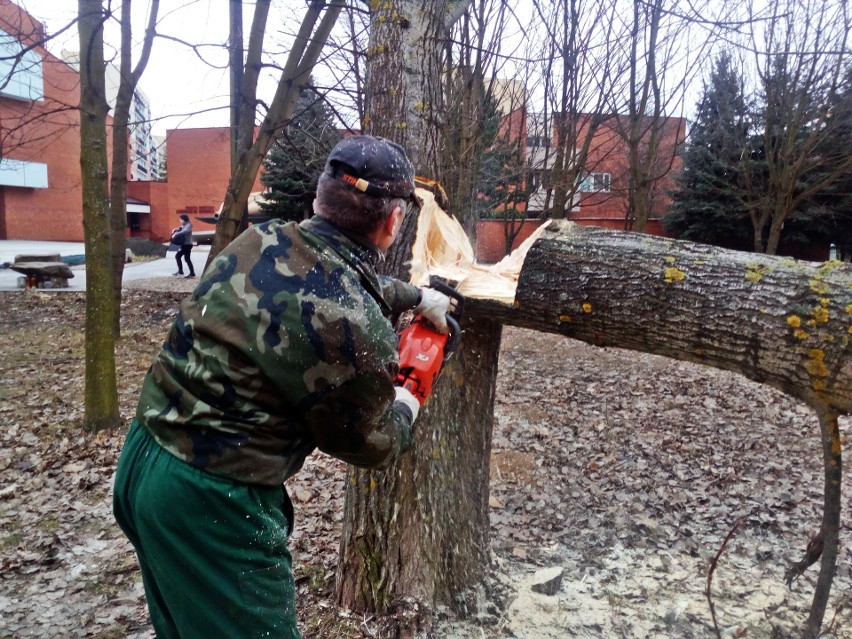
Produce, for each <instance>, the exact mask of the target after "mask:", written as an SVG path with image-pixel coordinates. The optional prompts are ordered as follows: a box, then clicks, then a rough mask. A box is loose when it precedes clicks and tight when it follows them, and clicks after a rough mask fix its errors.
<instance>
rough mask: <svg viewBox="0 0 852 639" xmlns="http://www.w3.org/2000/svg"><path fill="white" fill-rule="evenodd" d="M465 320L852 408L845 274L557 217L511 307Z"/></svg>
mask: <svg viewBox="0 0 852 639" xmlns="http://www.w3.org/2000/svg"><path fill="white" fill-rule="evenodd" d="M466 312H467V313H468V315H476V316H477V317H489V318H492V319H495V320H496V321H499V322H501V323H503V324H511V325H516V326H523V327H526V328H532V329H535V330H540V331H545V332H550V333H560V334H563V335H566V336H568V337H572V338H574V339H578V340H581V341H584V342H587V343H589V344H594V345H597V346H609V347H617V348H626V349H630V350H635V351H640V352H644V353H654V354H656V355H663V356H665V357H671V358H674V359H679V360H684V361H691V362H697V363H700V364H706V365H708V366H713V367H715V368H720V369H724V370H729V371H733V372H737V373H740V374H742V375H744V376H746V377H748V378H750V379H753V380H755V381H758V382H760V383H764V384H767V385H769V386H773V387H775V388H778V389H779V390H781V391H783V392H785V393H787V394H789V395H792V396H793V397H796V398H798V399H800V400H802V401H803V402H805V403H807V404H808V405H810V406H812V407H814V408H820V407H827V408H829V409H832V410H836V411H838V412H840V413H844V414H845V413H849V412H852V359H850V357H849V351H850V345H849V342H850V340H852V335H850V333H849V325H850V320H852V267H850V266H849V265H848V264H844V263H841V262H837V261H834V262H826V263H812V262H802V261H797V260H792V259H789V258H783V257H776V256H767V255H759V256H758V255H754V254H751V253H743V252H739V251H729V250H725V249H720V248H717V247H714V246H710V245H706V244H697V243H692V242H681V241H677V240H668V239H664V238H658V237H652V236H645V235H641V234H635V233H625V232H621V231H609V230H606V229H600V228H596V227H587V226H579V225H576V224H572V223H571V222H564V221H559V222H557V221H553V222H551V223H550V226H549V227H548V228H547V229H546V230H545V231H544V233H543V235H542V236H541V238H540V239H539V241H538V242H536V243H535V244H534V245H533V247H532V248H531V249H530V251H529V253H528V254H527V256H526V259H525V261H524V265H523V269H522V270H521V274H520V278H519V280H518V285H517V292H516V295H515V303H514V306H511V307H508V306H506V305H504V304H500V303H497V302H493V301H491V300H477V299H471V300H469V301H468V304H467V310H466Z"/></svg>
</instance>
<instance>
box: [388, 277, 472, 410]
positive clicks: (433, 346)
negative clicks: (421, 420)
mask: <svg viewBox="0 0 852 639" xmlns="http://www.w3.org/2000/svg"><path fill="white" fill-rule="evenodd" d="M429 287H430V288H434V289H435V290H436V291H440V292H441V293H443V294H444V295H447V296H449V297H451V298H453V299H454V300H456V306H455V308H454V309H453V310H452V311H451V312H450V313H447V327H448V328H449V329H450V330H449V332H448V333H447V334H442V333H439V332H438V331H437V330H435V327H434V326H433V325H432V323H431V322H430V321H429V320H427V319H426V318H425V317H423V316H422V315H418V316H417V317H415V318H414V321H413V322H411V324H410V325H409V326H408V328H406V329H404V330H403V331H402V332H401V333H400V334H399V374H398V375H397V376H396V382H395V383H396V385H397V386H402V387H403V388H405V389H406V390H408V391H409V392H411V394H412V395H414V396H415V397H416V398H417V401H419V402H420V405H421V406H422V405H423V403H424V402H425V401H426V398H427V397H429V394H430V393H431V392H432V387H433V386H434V385H435V381H436V380H437V379H438V375H439V374H440V373H441V370H443V368H444V364H446V363H447V360H448V359H449V357H450V356H451V355H452V354H453V353H454V352H455V351H456V349H458V347H459V344H461V339H462V334H461V328H460V327H459V320H460V319H461V314H462V309H463V306H464V297H463V296H462V295H461V294H460V293H459V292H458V291H456V289H454V288H453V287H452V286H450V285H449V284H447V283H446V282H445V281H444V280H442V279H441V278H438V277H435V276H432V278H431V279H430V281H429Z"/></svg>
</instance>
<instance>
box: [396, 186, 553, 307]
mask: <svg viewBox="0 0 852 639" xmlns="http://www.w3.org/2000/svg"><path fill="white" fill-rule="evenodd" d="M417 195H418V196H419V197H420V199H421V200H422V202H423V206H422V208H421V209H420V217H419V219H418V222H417V237H416V238H415V240H414V245H413V247H412V258H411V281H412V282H413V283H414V284H418V285H420V286H422V285H425V284H428V283H429V276H430V275H437V276H439V277H443V278H445V279H447V280H451V281H454V282H456V283H457V284H456V289H457V290H458V291H459V293H461V294H462V295H464V296H465V297H476V298H480V299H492V300H497V301H500V302H503V303H504V304H512V302H514V300H515V289H516V288H517V285H518V276H519V275H520V273H521V267H522V266H523V264H524V258H525V257H526V255H527V251H528V250H529V248H530V247H531V246H532V245H533V243H534V242H535V241H536V240H537V239H538V238H539V236H540V235H541V234H542V232H543V231H544V229H545V227H546V226H547V224H542V225H541V226H540V227H539V228H538V229H537V230H536V232H535V233H533V234H532V235H531V236H530V237H529V238H528V239H527V240H525V241H524V242H523V244H521V245H520V246H519V247H518V248H517V249H515V250H514V251H513V252H512V253H511V254H510V255H507V256H506V257H504V258H503V259H502V260H500V261H499V262H498V263H497V264H493V265H490V266H489V265H486V264H478V263H477V262H476V259H475V257H474V253H473V247H472V246H471V244H470V240H468V238H467V234H466V233H465V232H464V229H463V228H462V226H461V224H459V222H458V221H457V220H456V219H455V218H453V217H450V216H449V215H447V213H446V212H445V211H444V210H443V209H442V208H441V207H440V206H438V204H437V202H435V196H434V195H433V194H432V193H431V192H430V191H427V190H425V189H417Z"/></svg>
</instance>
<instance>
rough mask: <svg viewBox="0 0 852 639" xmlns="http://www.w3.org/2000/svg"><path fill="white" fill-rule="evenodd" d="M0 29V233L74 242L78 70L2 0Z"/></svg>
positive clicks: (78, 200)
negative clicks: (0, 39) (0, 38)
mask: <svg viewBox="0 0 852 639" xmlns="http://www.w3.org/2000/svg"><path fill="white" fill-rule="evenodd" d="M0 31H3V32H4V33H5V34H6V36H12V38H9V37H4V38H3V46H2V53H0V58H2V61H0V79H2V82H0V86H1V87H2V88H0V238H2V239H23V240H60V241H61V240H67V241H80V240H82V238H83V217H82V213H81V210H82V202H83V199H82V190H81V188H80V131H79V126H80V124H79V123H80V119H79V116H78V113H77V108H76V107H77V104H78V102H79V97H80V80H79V75H78V73H77V72H76V71H75V70H74V69H73V68H72V67H71V66H70V65H68V64H67V63H66V62H64V61H63V60H60V59H59V58H57V57H55V56H53V55H51V54H50V53H49V52H47V51H46V50H45V49H44V48H43V47H41V46H39V45H38V43H39V42H43V40H44V27H43V25H42V24H41V23H40V22H38V21H36V20H34V19H32V18H31V17H30V16H29V14H27V13H26V12H25V11H24V10H22V9H21V8H20V7H18V6H17V5H15V4H14V3H12V2H10V0H0ZM13 38H14V39H13ZM18 43H19V44H18Z"/></svg>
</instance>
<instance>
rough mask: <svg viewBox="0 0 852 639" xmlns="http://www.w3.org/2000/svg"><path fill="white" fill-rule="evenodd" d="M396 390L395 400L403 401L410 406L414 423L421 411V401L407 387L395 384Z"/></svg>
mask: <svg viewBox="0 0 852 639" xmlns="http://www.w3.org/2000/svg"><path fill="white" fill-rule="evenodd" d="M394 391H395V392H396V398H395V399H394V401H396V402H402V403H403V404H404V405H405V406H408V410H410V411H411V422H412V423H414V420H415V419H417V413H419V412H420V402H419V401H418V400H417V398H416V397H415V396H414V395H412V394H411V391H410V390H408V389H407V388H403V387H402V386H394Z"/></svg>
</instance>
